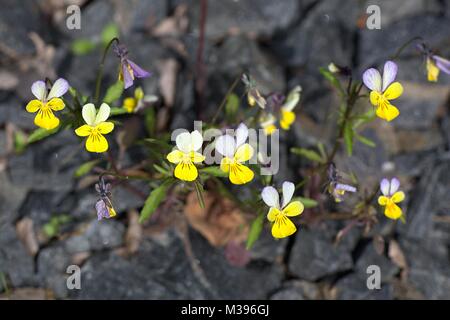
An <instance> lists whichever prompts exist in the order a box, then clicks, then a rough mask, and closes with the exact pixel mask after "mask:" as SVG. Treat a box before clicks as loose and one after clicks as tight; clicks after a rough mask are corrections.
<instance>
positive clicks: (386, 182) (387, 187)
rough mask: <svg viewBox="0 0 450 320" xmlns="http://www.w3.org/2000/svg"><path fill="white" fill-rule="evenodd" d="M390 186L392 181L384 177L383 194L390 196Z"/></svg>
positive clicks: (382, 182) (381, 183)
mask: <svg viewBox="0 0 450 320" xmlns="http://www.w3.org/2000/svg"><path fill="white" fill-rule="evenodd" d="M389 186H390V183H389V180H388V179H386V178H384V179H382V180H381V182H380V190H381V193H382V194H383V195H385V196H389Z"/></svg>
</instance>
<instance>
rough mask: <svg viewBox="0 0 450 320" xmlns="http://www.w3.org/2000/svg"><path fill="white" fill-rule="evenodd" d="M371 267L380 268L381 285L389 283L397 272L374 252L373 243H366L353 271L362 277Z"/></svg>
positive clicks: (382, 257)
mask: <svg viewBox="0 0 450 320" xmlns="http://www.w3.org/2000/svg"><path fill="white" fill-rule="evenodd" d="M371 265H376V266H378V267H380V271H381V282H382V283H386V282H389V281H390V280H392V278H393V277H394V276H395V275H396V274H397V273H398V272H399V268H398V267H397V266H396V265H395V264H393V263H392V261H391V260H389V259H388V258H387V257H386V256H385V255H384V254H381V255H380V254H378V253H377V252H376V251H375V246H374V245H373V243H368V244H367V246H366V247H365V248H364V251H363V252H362V254H361V256H359V257H358V258H357V261H356V264H355V269H356V270H357V272H358V273H359V274H361V275H364V274H366V271H367V268H368V267H369V266H371ZM367 276H368V275H367Z"/></svg>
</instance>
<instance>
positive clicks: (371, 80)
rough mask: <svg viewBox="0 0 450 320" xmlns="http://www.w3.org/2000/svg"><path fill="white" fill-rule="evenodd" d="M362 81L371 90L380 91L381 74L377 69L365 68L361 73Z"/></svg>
mask: <svg viewBox="0 0 450 320" xmlns="http://www.w3.org/2000/svg"><path fill="white" fill-rule="evenodd" d="M363 82H364V84H365V85H366V87H367V88H369V89H370V90H372V91H381V75H380V73H379V72H378V70H377V69H374V68H370V69H367V70H366V71H365V72H364V74H363Z"/></svg>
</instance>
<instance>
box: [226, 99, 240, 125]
mask: <svg viewBox="0 0 450 320" xmlns="http://www.w3.org/2000/svg"><path fill="white" fill-rule="evenodd" d="M239 103H240V100H239V97H238V96H237V95H236V94H235V93H231V94H229V95H228V97H227V102H226V104H225V114H226V116H227V118H228V119H233V118H234V117H235V115H236V113H237V111H238V109H239Z"/></svg>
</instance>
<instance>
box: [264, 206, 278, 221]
mask: <svg viewBox="0 0 450 320" xmlns="http://www.w3.org/2000/svg"><path fill="white" fill-rule="evenodd" d="M279 214H281V211H280V210H279V209H277V208H275V207H271V208H270V210H269V213H267V220H269V221H270V222H274V221H275V219H276V218H277V217H278V215H279Z"/></svg>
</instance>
